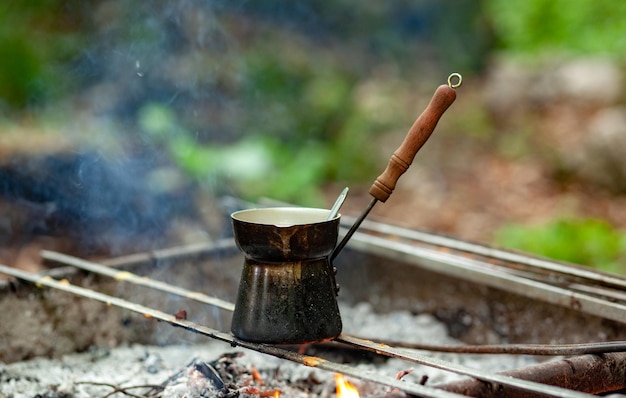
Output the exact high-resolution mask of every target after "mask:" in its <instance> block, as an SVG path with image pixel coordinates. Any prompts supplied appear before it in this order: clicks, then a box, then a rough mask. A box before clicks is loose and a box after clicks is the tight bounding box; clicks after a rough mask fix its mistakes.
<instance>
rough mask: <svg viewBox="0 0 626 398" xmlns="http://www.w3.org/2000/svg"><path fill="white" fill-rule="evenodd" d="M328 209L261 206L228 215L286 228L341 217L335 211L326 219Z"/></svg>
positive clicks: (255, 222) (246, 221) (257, 223)
mask: <svg viewBox="0 0 626 398" xmlns="http://www.w3.org/2000/svg"><path fill="white" fill-rule="evenodd" d="M329 214H330V210H329V209H321V208H315V207H262V208H253V209H245V210H239V211H236V212H234V213H232V214H231V215H230V217H231V219H233V220H234V221H236V222H241V223H247V224H256V225H270V226H274V227H278V228H286V227H292V226H297V225H312V224H323V223H326V222H333V221H336V220H338V219H339V218H340V217H341V214H340V213H337V215H336V216H335V218H333V219H331V220H327V218H328V215H329Z"/></svg>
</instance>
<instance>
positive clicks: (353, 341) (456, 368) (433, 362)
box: [335, 334, 589, 398]
mask: <svg viewBox="0 0 626 398" xmlns="http://www.w3.org/2000/svg"><path fill="white" fill-rule="evenodd" d="M335 341H337V342H340V343H344V344H349V345H353V346H356V347H360V348H363V349H365V350H368V351H371V352H375V353H378V354H383V355H386V356H390V357H393V358H398V359H403V360H406V361H410V362H414V363H417V364H420V365H426V366H430V367H433V368H437V369H441V370H444V371H448V372H453V373H456V374H460V375H464V376H469V377H473V378H475V379H477V380H480V382H483V383H487V384H490V385H491V386H492V388H493V389H498V388H501V386H507V387H511V388H516V389H522V390H524V391H530V392H533V393H536V394H540V395H542V396H546V395H547V396H551V397H562V398H567V397H572V398H573V397H589V395H588V394H585V393H581V392H578V391H572V390H568V389H565V388H561V387H556V386H550V385H545V384H541V383H537V382H534V381H529V380H522V379H517V378H514V377H511V376H508V375H502V374H487V373H485V372H482V371H479V370H475V369H472V368H468V367H466V366H463V365H458V364H453V363H451V362H448V361H444V360H441V359H438V358H432V357H427V356H424V355H421V354H418V353H415V352H411V351H407V350H404V349H399V348H395V347H389V346H387V345H385V344H379V343H375V342H373V341H371V340H364V339H359V338H356V337H353V336H347V335H344V334H341V335H339V337H337V338H336V339H335Z"/></svg>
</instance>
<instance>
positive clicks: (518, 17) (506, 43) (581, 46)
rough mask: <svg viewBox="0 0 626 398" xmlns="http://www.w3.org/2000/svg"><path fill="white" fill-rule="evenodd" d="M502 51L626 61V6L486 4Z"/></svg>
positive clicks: (545, 0) (536, 0) (551, 1)
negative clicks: (576, 55) (599, 57)
mask: <svg viewBox="0 0 626 398" xmlns="http://www.w3.org/2000/svg"><path fill="white" fill-rule="evenodd" d="M485 5H486V12H487V14H488V15H489V20H490V21H491V23H492V24H493V28H494V30H495V35H496V37H497V38H498V43H499V45H500V47H501V48H503V49H506V50H510V51H512V52H515V53H519V54H526V55H528V56H532V57H537V56H538V55H539V54H545V53H547V54H552V55H558V54H559V53H578V54H580V53H591V54H607V55H612V56H614V57H619V58H621V59H624V57H625V56H626V34H625V32H626V2H624V1H615V0H576V1H571V0H487V1H486V3H485Z"/></svg>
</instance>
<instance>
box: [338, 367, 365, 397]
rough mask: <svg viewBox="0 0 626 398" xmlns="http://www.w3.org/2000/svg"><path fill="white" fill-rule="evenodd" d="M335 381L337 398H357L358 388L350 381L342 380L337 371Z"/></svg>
mask: <svg viewBox="0 0 626 398" xmlns="http://www.w3.org/2000/svg"><path fill="white" fill-rule="evenodd" d="M335 383H336V384H337V398H359V390H357V389H356V387H355V386H354V385H353V384H352V383H350V382H349V381H346V380H344V378H343V376H342V375H340V374H339V373H335Z"/></svg>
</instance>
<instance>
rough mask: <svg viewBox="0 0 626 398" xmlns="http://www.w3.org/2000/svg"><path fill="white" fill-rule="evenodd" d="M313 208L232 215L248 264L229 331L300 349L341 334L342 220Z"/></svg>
mask: <svg viewBox="0 0 626 398" xmlns="http://www.w3.org/2000/svg"><path fill="white" fill-rule="evenodd" d="M328 214H329V211H328V210H326V209H310V208H292V207H288V208H287V207H285V208H270V209H250V210H243V211H240V212H236V213H233V214H232V217H231V218H232V222H233V231H234V235H235V241H236V243H237V246H238V247H239V248H240V250H241V251H242V252H243V253H244V256H245V260H244V265H243V271H242V274H241V280H240V283H239V290H238V294H237V301H236V304H235V312H234V314H233V321H232V325H231V330H232V332H233V334H234V335H235V336H236V337H237V338H240V339H242V340H246V341H253V342H260V343H274V344H302V343H312V342H319V341H325V340H329V339H332V338H335V337H337V336H338V335H339V334H340V333H341V328H342V324H341V316H340V314H339V308H338V306H337V288H336V282H335V270H334V268H333V267H332V265H331V264H330V260H329V255H330V253H331V252H332V251H333V249H334V248H335V245H336V243H337V236H338V231H339V216H337V217H336V218H335V219H333V220H326V218H327V217H328Z"/></svg>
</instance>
